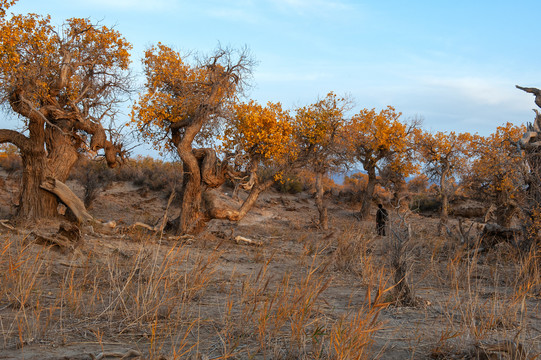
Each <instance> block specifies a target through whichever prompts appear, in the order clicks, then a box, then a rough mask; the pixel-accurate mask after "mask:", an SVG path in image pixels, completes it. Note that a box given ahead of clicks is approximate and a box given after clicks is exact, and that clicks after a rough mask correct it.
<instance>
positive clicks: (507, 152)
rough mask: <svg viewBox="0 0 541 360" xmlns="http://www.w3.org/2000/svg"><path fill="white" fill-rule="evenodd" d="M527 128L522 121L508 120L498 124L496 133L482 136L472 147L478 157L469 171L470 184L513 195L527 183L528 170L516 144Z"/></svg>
mask: <svg viewBox="0 0 541 360" xmlns="http://www.w3.org/2000/svg"><path fill="white" fill-rule="evenodd" d="M525 131H526V127H525V126H523V125H522V126H515V125H513V124H511V123H507V124H505V125H503V126H499V127H498V128H497V130H496V132H494V133H493V134H490V135H489V136H487V137H483V138H481V137H479V138H478V139H477V141H476V142H475V146H474V147H472V149H473V151H475V154H476V155H477V158H476V159H475V160H474V161H473V163H472V166H471V169H470V172H469V176H468V181H469V185H470V186H472V187H474V188H476V189H479V188H482V189H483V190H486V191H488V192H489V193H492V194H500V195H499V196H505V197H507V198H514V197H515V196H516V194H517V191H519V190H520V189H519V188H520V186H522V185H523V184H524V174H525V171H526V170H525V162H524V156H523V154H522V153H521V152H519V151H517V148H516V145H515V144H516V142H517V141H519V140H520V138H521V137H522V135H523V134H524V132H525ZM497 196H498V195H497Z"/></svg>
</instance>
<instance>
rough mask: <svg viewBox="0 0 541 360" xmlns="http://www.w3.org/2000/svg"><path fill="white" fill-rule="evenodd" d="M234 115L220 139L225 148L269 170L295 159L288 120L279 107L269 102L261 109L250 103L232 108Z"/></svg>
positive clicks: (287, 116) (291, 128)
mask: <svg viewBox="0 0 541 360" xmlns="http://www.w3.org/2000/svg"><path fill="white" fill-rule="evenodd" d="M233 114H234V116H233V118H232V119H231V120H230V122H229V123H228V124H227V127H226V129H225V131H224V136H223V137H222V140H223V142H224V148H226V149H227V150H229V151H235V152H236V153H237V154H246V155H248V157H249V158H250V159H251V160H256V161H262V162H263V163H264V164H266V165H268V166H280V165H283V163H284V162H285V161H288V160H289V161H291V160H292V159H293V158H294V156H295V154H294V151H295V147H294V144H293V143H292V135H293V130H294V129H293V125H292V121H291V117H290V115H289V112H287V111H284V110H282V106H281V104H280V103H276V104H274V103H271V102H269V103H267V106H266V107H263V106H261V105H259V104H257V103H256V102H254V101H253V100H251V101H250V102H249V103H247V104H246V103H241V104H236V105H234V106H233Z"/></svg>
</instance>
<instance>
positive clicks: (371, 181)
mask: <svg viewBox="0 0 541 360" xmlns="http://www.w3.org/2000/svg"><path fill="white" fill-rule="evenodd" d="M367 173H368V183H367V184H366V191H365V192H364V195H363V199H362V203H361V212H360V214H359V215H360V216H361V218H362V219H364V218H366V217H367V216H368V213H369V211H370V203H371V202H372V199H373V198H374V192H375V190H376V183H377V178H376V169H375V168H373V167H369V168H368V170H367Z"/></svg>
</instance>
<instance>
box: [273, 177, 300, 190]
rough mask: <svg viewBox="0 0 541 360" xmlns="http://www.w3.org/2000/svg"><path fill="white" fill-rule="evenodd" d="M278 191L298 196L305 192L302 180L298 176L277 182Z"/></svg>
mask: <svg viewBox="0 0 541 360" xmlns="http://www.w3.org/2000/svg"><path fill="white" fill-rule="evenodd" d="M275 187H276V189H277V190H278V191H280V192H283V193H288V194H298V193H300V192H302V191H303V190H304V185H303V183H302V181H301V179H300V178H299V177H298V176H296V175H290V176H287V177H285V178H282V179H280V180H278V181H276V182H275Z"/></svg>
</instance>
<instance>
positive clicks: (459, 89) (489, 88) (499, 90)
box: [422, 77, 526, 108]
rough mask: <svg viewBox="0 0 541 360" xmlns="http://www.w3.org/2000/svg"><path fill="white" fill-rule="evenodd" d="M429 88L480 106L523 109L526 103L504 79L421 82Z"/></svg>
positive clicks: (431, 80) (441, 79) (476, 78)
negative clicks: (453, 94) (454, 95)
mask: <svg viewBox="0 0 541 360" xmlns="http://www.w3.org/2000/svg"><path fill="white" fill-rule="evenodd" d="M422 82H423V83H425V84H426V85H428V86H430V87H438V88H440V89H441V90H442V91H445V92H452V93H455V94H456V95H458V96H462V97H465V98H468V99H470V100H471V101H472V102H475V103H477V104H480V105H486V106H496V105H504V104H505V105H506V106H516V107H517V108H523V106H524V103H525V102H526V101H525V99H524V97H523V96H521V95H522V94H520V92H518V91H517V90H516V89H515V87H514V84H511V83H510V82H509V81H506V80H504V79H494V78H491V79H488V78H481V77H456V78H445V77H431V78H425V79H423V80H422Z"/></svg>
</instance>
